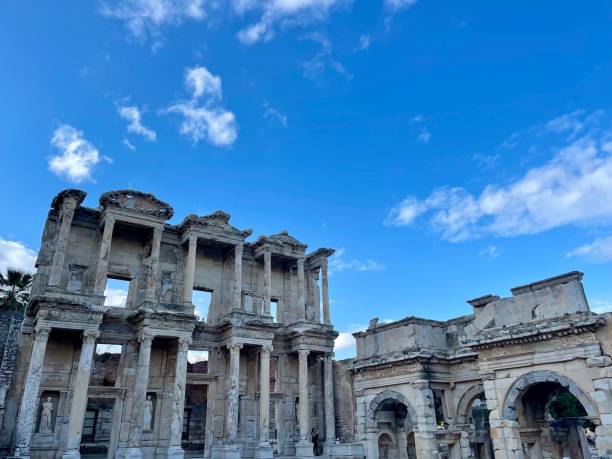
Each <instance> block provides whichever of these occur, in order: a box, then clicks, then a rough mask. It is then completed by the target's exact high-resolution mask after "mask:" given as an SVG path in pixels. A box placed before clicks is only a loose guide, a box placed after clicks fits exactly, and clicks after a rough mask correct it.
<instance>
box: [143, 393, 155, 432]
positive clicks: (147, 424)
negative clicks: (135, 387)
mask: <svg viewBox="0 0 612 459" xmlns="http://www.w3.org/2000/svg"><path fill="white" fill-rule="evenodd" d="M143 427H144V429H145V430H153V400H151V396H150V395H147V399H146V400H145V405H144V426H143Z"/></svg>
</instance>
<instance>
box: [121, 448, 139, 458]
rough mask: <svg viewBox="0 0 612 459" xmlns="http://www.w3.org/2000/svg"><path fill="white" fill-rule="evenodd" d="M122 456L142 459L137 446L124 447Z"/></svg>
mask: <svg viewBox="0 0 612 459" xmlns="http://www.w3.org/2000/svg"><path fill="white" fill-rule="evenodd" d="M122 457H124V458H125V459H142V451H140V448H139V447H138V446H130V447H128V448H125V450H124V452H123V455H122Z"/></svg>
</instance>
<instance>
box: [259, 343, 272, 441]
mask: <svg viewBox="0 0 612 459" xmlns="http://www.w3.org/2000/svg"><path fill="white" fill-rule="evenodd" d="M271 351H272V346H262V347H261V358H260V372H259V441H260V442H262V443H268V440H269V439H270V352H271Z"/></svg>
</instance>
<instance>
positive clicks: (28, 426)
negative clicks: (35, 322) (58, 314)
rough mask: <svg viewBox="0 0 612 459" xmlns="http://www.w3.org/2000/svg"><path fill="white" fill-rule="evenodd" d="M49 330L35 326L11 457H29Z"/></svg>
mask: <svg viewBox="0 0 612 459" xmlns="http://www.w3.org/2000/svg"><path fill="white" fill-rule="evenodd" d="M50 331H51V330H50V329H48V328H39V327H37V328H36V335H35V337H34V343H33V344H32V354H31V356H30V364H29V366H28V374H27V376H26V380H25V387H24V389H23V395H22V396H21V406H20V408H19V415H18V416H17V427H16V429H15V439H14V444H13V445H14V446H13V454H12V457H24V458H29V457H30V438H31V437H32V431H33V430H34V423H35V421H36V414H37V411H38V410H37V407H38V388H39V387H40V378H41V376H42V369H43V363H44V360H45V350H46V348H47V341H48V340H49V332H50Z"/></svg>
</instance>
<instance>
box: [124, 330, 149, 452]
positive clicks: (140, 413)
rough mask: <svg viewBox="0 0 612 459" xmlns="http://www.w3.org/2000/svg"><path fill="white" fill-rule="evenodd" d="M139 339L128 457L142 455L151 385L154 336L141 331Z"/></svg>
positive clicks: (127, 450)
mask: <svg viewBox="0 0 612 459" xmlns="http://www.w3.org/2000/svg"><path fill="white" fill-rule="evenodd" d="M138 340H139V341H140V351H139V352H138V366H137V367H136V377H135V379H134V387H133V388H132V422H131V425H130V433H129V437H128V447H127V449H126V452H125V457H126V458H140V457H142V453H141V451H140V438H141V437H142V429H143V427H144V425H143V424H144V405H145V400H146V398H147V388H148V385H149V364H150V362H151V344H152V343H153V336H152V335H150V334H148V333H141V334H140V336H139V337H138Z"/></svg>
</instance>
